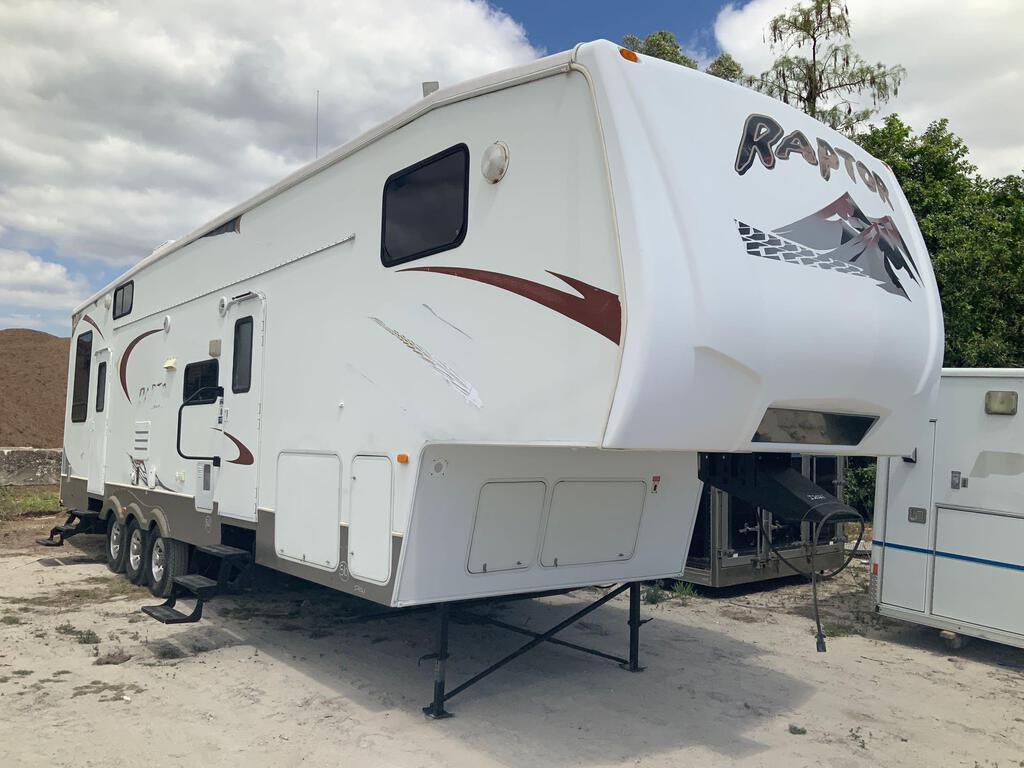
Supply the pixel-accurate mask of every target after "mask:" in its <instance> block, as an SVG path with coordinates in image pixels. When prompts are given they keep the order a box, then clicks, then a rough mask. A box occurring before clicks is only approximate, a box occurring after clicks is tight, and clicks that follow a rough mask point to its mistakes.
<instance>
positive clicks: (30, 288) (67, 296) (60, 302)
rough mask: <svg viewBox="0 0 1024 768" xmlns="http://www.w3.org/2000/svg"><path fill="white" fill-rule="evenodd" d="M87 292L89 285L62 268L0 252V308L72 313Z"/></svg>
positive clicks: (19, 253)
mask: <svg viewBox="0 0 1024 768" xmlns="http://www.w3.org/2000/svg"><path fill="white" fill-rule="evenodd" d="M87 291H88V284H87V283H86V281H85V280H83V279H82V278H81V277H79V276H76V275H72V274H71V273H70V272H69V271H68V268H67V267H65V266H64V265H63V264H58V263H56V262H53V261H46V260H45V259H42V258H40V257H38V256H34V255H32V254H31V253H27V252H25V251H11V250H7V249H6V248H0V307H9V306H14V307H38V308H43V309H47V310H71V309H74V307H75V306H76V305H77V304H78V303H79V302H81V301H82V300H83V299H84V298H85V296H86V293H87Z"/></svg>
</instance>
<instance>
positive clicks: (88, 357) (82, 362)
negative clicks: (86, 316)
mask: <svg viewBox="0 0 1024 768" xmlns="http://www.w3.org/2000/svg"><path fill="white" fill-rule="evenodd" d="M91 367H92V331H86V332H85V333H83V334H82V335H81V336H79V337H78V341H77V342H76V344H75V378H74V383H73V384H72V387H71V421H73V422H75V423H79V422H82V421H85V417H86V415H87V414H88V412H89V372H90V370H91Z"/></svg>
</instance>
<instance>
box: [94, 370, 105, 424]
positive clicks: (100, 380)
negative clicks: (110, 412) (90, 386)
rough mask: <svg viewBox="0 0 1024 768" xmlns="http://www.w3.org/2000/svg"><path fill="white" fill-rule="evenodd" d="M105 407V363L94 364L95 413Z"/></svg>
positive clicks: (101, 411) (100, 411)
mask: <svg viewBox="0 0 1024 768" xmlns="http://www.w3.org/2000/svg"><path fill="white" fill-rule="evenodd" d="M106 407H107V364H106V362H102V363H100V364H99V365H98V366H96V413H103V409H104V408H106Z"/></svg>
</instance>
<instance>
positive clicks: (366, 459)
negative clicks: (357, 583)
mask: <svg viewBox="0 0 1024 768" xmlns="http://www.w3.org/2000/svg"><path fill="white" fill-rule="evenodd" d="M391 499H392V489H391V459H390V458H388V457H387V456H356V458H355V460H354V461H353V462H352V509H351V517H350V519H351V522H350V523H349V531H348V568H349V571H351V573H352V575H353V576H355V577H356V578H359V579H365V580H366V581H375V582H378V583H380V584H386V583H387V582H388V579H389V578H390V576H391V505H392V502H391Z"/></svg>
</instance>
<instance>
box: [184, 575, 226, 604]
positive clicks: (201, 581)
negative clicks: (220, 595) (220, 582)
mask: <svg viewBox="0 0 1024 768" xmlns="http://www.w3.org/2000/svg"><path fill="white" fill-rule="evenodd" d="M174 584H175V586H178V587H182V588H183V589H187V590H188V591H189V592H191V593H192V594H193V595H195V596H196V597H198V598H199V599H200V600H209V599H210V598H211V597H213V596H214V595H215V594H217V582H216V581H214V580H213V579H208V578H207V577H206V576H202V575H200V574H198V573H190V574H188V575H186V576H175V577H174Z"/></svg>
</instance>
